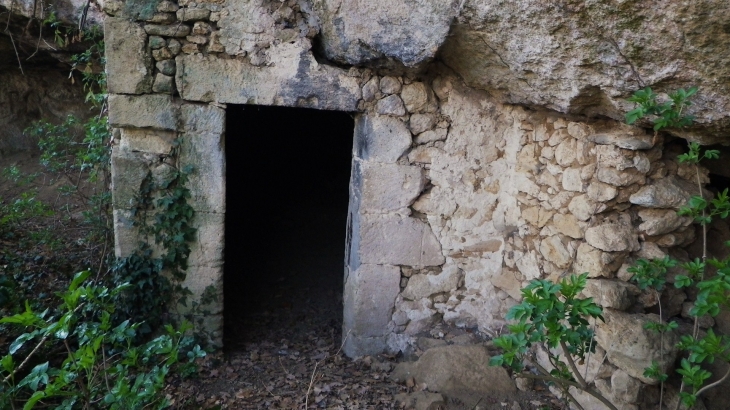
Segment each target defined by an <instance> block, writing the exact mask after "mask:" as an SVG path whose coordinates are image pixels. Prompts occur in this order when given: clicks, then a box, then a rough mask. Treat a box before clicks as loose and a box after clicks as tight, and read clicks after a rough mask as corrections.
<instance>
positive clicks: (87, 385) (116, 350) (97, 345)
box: [0, 271, 205, 410]
mask: <svg viewBox="0 0 730 410" xmlns="http://www.w3.org/2000/svg"><path fill="white" fill-rule="evenodd" d="M90 274H91V273H90V272H89V271H84V272H80V273H78V274H77V275H76V276H75V277H74V279H73V280H72V281H71V283H70V285H69V287H68V290H66V291H65V292H63V293H61V294H59V297H60V299H61V301H62V303H61V306H60V308H59V309H58V311H57V312H56V313H54V314H51V313H49V312H48V311H45V312H41V313H38V312H35V311H34V310H33V309H32V308H31V307H30V305H29V304H28V303H26V310H25V311H24V312H22V313H19V314H16V315H13V316H8V317H4V318H3V319H0V323H5V324H11V325H13V326H17V327H20V328H21V329H22V330H23V332H24V333H23V334H21V335H20V336H19V337H17V338H16V339H15V341H14V342H13V343H11V345H10V347H9V351H8V354H6V355H4V356H3V357H2V359H0V367H1V368H2V369H0V377H2V384H0V405H2V407H3V408H11V407H13V408H14V406H15V405H16V404H18V405H19V404H24V407H23V408H24V409H32V408H34V407H36V406H41V405H42V407H47V406H49V405H57V407H56V408H59V409H71V408H79V407H82V408H99V409H120V410H121V409H124V410H126V409H142V408H164V407H167V405H168V403H167V401H166V399H165V397H164V396H163V395H161V394H160V392H161V390H162V388H163V387H164V382H165V378H166V377H167V376H168V375H169V374H170V373H171V372H175V371H178V372H183V373H186V374H191V373H193V372H194V371H195V369H194V361H195V359H197V358H199V357H203V356H205V352H204V351H202V350H201V349H200V348H199V347H198V346H193V345H192V339H191V338H190V337H189V336H185V333H186V332H187V331H188V330H189V329H190V327H189V325H188V324H183V325H182V327H181V328H180V329H174V328H173V327H172V326H169V325H168V326H166V327H165V334H163V335H161V336H158V337H156V338H154V339H153V340H151V341H149V342H146V343H142V344H137V343H136V342H135V341H136V335H137V332H138V328H139V326H140V324H139V323H133V322H131V321H129V320H125V321H123V322H121V323H119V324H117V325H114V324H113V321H112V319H111V318H112V316H113V314H114V311H115V303H114V301H115V296H116V295H117V294H118V293H120V292H122V291H123V290H124V289H125V288H126V287H127V286H128V285H126V284H123V285H120V286H118V287H116V288H113V289H109V288H107V287H104V286H98V285H95V284H89V283H87V279H88V277H89V276H90ZM39 351H63V352H64V353H63V356H64V357H63V358H62V359H58V360H56V359H53V360H49V361H45V362H43V363H40V364H37V365H35V366H34V367H33V368H32V369H31V370H30V371H28V372H27V371H26V370H25V368H24V367H25V366H26V364H29V363H30V359H32V358H33V356H34V355H35V354H36V352H39ZM23 357H24V358H23ZM21 358H23V359H22V360H21Z"/></svg>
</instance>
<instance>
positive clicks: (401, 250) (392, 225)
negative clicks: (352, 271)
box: [358, 214, 445, 266]
mask: <svg viewBox="0 0 730 410" xmlns="http://www.w3.org/2000/svg"><path fill="white" fill-rule="evenodd" d="M359 246H360V248H359V249H358V252H359V255H360V261H361V262H362V263H371V264H388V265H410V266H435V265H441V264H443V263H444V261H445V258H444V256H443V255H442V254H441V244H440V243H439V242H438V240H437V239H436V236H435V235H434V234H433V231H432V230H431V227H430V226H428V225H427V224H425V223H423V222H421V221H419V220H418V219H415V218H409V217H401V216H398V215H382V216H380V215H372V214H369V215H362V216H361V218H360V244H359Z"/></svg>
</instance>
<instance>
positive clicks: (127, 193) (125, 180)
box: [112, 148, 150, 209]
mask: <svg viewBox="0 0 730 410" xmlns="http://www.w3.org/2000/svg"><path fill="white" fill-rule="evenodd" d="M149 172H150V171H149V168H148V165H147V163H146V162H145V161H144V159H143V158H141V157H140V156H139V155H136V154H134V153H131V152H124V151H121V150H119V149H118V148H115V149H114V150H113V151H112V204H113V205H114V209H132V208H133V207H134V206H135V204H136V201H137V197H138V196H139V192H140V188H141V187H142V181H144V179H145V178H146V177H147V174H149Z"/></svg>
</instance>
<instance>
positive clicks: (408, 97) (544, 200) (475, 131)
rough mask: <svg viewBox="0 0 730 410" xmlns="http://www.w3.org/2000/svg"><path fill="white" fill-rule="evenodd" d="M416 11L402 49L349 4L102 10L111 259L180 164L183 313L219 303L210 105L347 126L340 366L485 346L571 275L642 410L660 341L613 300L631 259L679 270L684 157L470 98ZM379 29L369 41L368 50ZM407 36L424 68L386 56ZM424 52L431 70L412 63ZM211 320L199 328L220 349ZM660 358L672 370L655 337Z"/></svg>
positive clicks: (500, 99) (600, 128)
mask: <svg viewBox="0 0 730 410" xmlns="http://www.w3.org/2000/svg"><path fill="white" fill-rule="evenodd" d="M391 3H392V5H391V6H382V9H380V8H375V9H374V10H373V13H381V12H382V13H386V14H387V13H388V12H389V11H388V10H389V9H388V8H389V7H393V10H391V11H393V13H395V14H389V16H390V17H393V16H398V15H400V14H398V13H401V12H403V10H402V7H403V6H402V4H401V3H399V2H391ZM431 3H432V2H428V1H426V2H424V5H430V6H433V7H432V8H433V10H431V9H428V7H426V9H428V10H431V11H429V13H430V12H433V13H432V14H429V16H430V17H429V16H425V17H424V16H423V15H420V14H419V13H420V11H419V13H413V15H409V18H411V19H414V21H423V22H428V23H429V24H432V26H433V31H429V32H428V33H421V31H419V30H421V29H420V28H419V29H418V30H415V31H414V32H413V33H410V34H409V33H407V32H406V31H404V30H401V28H394V29H392V30H390V29H389V28H388V27H389V26H387V25H386V26H383V25H382V24H385V23H383V22H386V21H388V20H387V18H385V17H384V19H380V20H378V19H372V20H369V21H366V20H364V19H363V18H360V17H357V16H356V15H351V14H350V12H348V11H347V10H350V9H348V7H354V6H353V5H354V4H355V3H354V2H351V1H342V2H341V5H340V6H338V7H334V3H333V2H330V1H318V2H313V3H312V4H310V3H309V2H307V1H298V0H288V1H283V2H273V1H265V0H250V1H243V0H229V1H228V2H225V3H222V2H216V1H201V2H192V1H182V0H181V1H180V2H179V3H174V2H171V1H168V0H162V1H156V2H150V3H144V4H141V5H140V4H136V3H126V4H122V3H121V2H107V3H106V4H105V11H106V12H107V13H108V14H109V15H110V17H108V18H107V20H106V25H105V31H106V39H107V47H108V56H107V57H108V65H107V70H108V72H109V81H108V84H109V90H110V92H111V93H112V95H111V96H110V100H109V105H110V123H111V124H112V126H113V127H115V141H116V143H117V146H116V147H115V150H114V153H113V164H112V165H113V172H114V176H113V186H114V189H113V192H114V205H115V211H114V212H115V231H116V239H117V241H116V244H117V256H124V255H127V254H128V253H129V252H130V251H131V250H133V249H134V247H135V246H136V244H137V241H138V240H139V239H141V238H139V237H138V234H137V233H136V231H135V229H134V227H132V226H131V225H130V224H129V219H130V216H131V215H130V212H131V209H130V206H131V205H130V200H131V199H132V198H133V196H134V195H135V194H136V193H137V191H138V190H139V187H140V184H141V181H142V180H143V179H144V178H145V177H147V176H148V175H151V176H153V177H155V175H162V174H164V173H165V172H166V171H167V170H168V168H169V166H170V164H171V163H172V162H174V161H176V162H177V163H178V164H179V165H184V164H192V165H195V166H196V167H197V169H198V170H197V172H196V174H195V176H194V178H193V179H192V180H191V191H192V193H193V206H194V208H195V210H196V212H197V215H196V222H195V223H196V226H197V227H198V234H199V238H198V240H197V241H196V242H195V243H194V244H193V245H194V249H193V253H192V254H191V264H190V265H191V266H190V268H189V269H188V272H187V274H188V277H187V279H186V282H185V285H186V286H188V287H189V288H190V289H191V290H192V291H193V294H194V295H196V296H199V295H201V294H202V292H203V290H204V289H205V288H207V287H208V286H213V287H214V288H215V289H217V293H218V294H221V290H222V286H223V283H222V262H223V260H222V252H223V249H222V246H223V235H224V232H223V221H224V218H225V206H224V203H225V189H226V187H225V186H224V175H225V163H224V158H225V157H224V153H223V150H224V145H225V144H224V143H223V141H224V138H225V130H224V129H223V127H224V123H225V121H224V115H225V111H224V109H223V108H224V107H225V104H263V105H279V106H294V107H308V108H317V109H328V110H340V111H347V112H353V113H354V114H355V116H356V126H355V130H354V131H355V133H354V135H355V137H354V142H353V162H352V174H351V186H350V206H349V219H348V225H347V243H346V246H347V257H346V273H345V277H344V278H343V279H344V281H345V291H344V292H345V294H344V323H343V337H345V338H346V340H345V346H344V351H345V353H346V354H348V355H350V356H358V355H365V354H374V353H379V352H382V351H384V350H389V351H399V350H406V349H408V346H409V345H411V344H412V343H413V342H414V340H415V337H416V336H417V335H418V334H420V333H422V332H427V331H429V330H430V329H432V328H433V327H434V326H436V325H438V324H441V323H447V324H451V325H455V326H460V327H468V328H474V329H476V330H478V331H480V332H483V333H486V334H489V335H496V334H499V332H501V331H502V329H503V326H504V325H505V321H504V317H505V314H506V312H507V310H508V309H509V308H510V307H511V306H513V305H514V304H516V303H518V302H519V301H520V299H521V296H520V288H521V287H523V286H525V285H526V284H527V283H528V282H529V281H530V280H533V279H538V278H547V279H551V280H555V279H559V278H561V277H563V276H564V275H567V274H570V273H583V272H588V273H589V274H590V275H589V276H590V280H589V285H588V287H587V288H586V290H585V294H586V295H587V296H592V297H594V298H595V299H596V301H598V303H599V304H601V305H602V306H603V307H604V308H605V309H606V310H605V316H606V319H607V320H606V322H605V323H598V324H597V336H598V338H597V340H598V345H599V346H598V349H597V350H598V352H599V353H598V354H597V355H596V357H599V356H600V357H605V359H604V360H595V361H593V362H592V365H591V366H592V367H591V368H590V369H589V371H590V372H591V378H590V379H591V380H593V381H594V383H595V385H596V386H597V387H598V388H599V389H600V390H602V391H604V392H606V394H607V395H609V396H610V397H611V398H612V399H613V401H615V402H616V403H617V404H620V405H621V406H623V407H622V408H642V407H645V405H647V404H648V403H651V400H652V397H653V396H652V395H653V394H654V393H655V390H656V388H655V387H652V386H651V383H652V381H651V380H648V379H646V378H644V377H643V368H644V367H645V366H646V365H648V364H649V363H651V360H653V359H660V358H659V357H657V356H656V355H657V352H656V347H657V346H658V343H659V340H658V338H657V336H655V335H653V334H651V333H649V332H648V331H646V330H644V329H643V326H642V325H643V323H644V322H645V321H647V320H649V319H650V318H651V317H652V315H653V313H652V312H653V310H654V309H655V306H656V304H657V301H656V300H654V299H652V298H651V297H650V296H649V295H648V294H643V293H641V292H640V291H639V290H638V289H637V288H636V287H635V286H634V285H633V284H631V283H630V282H629V279H630V274H629V273H628V272H627V268H628V266H629V265H630V264H631V263H632V262H633V261H634V260H635V259H637V258H641V257H646V258H653V257H662V256H664V255H666V254H672V255H673V256H675V257H679V258H680V259H683V258H684V259H686V258H687V253H686V252H684V251H683V250H682V247H684V246H686V245H688V244H690V243H691V242H693V240H694V239H695V231H694V227H693V226H692V225H691V224H690V222H691V221H689V220H688V219H686V218H681V217H678V216H677V215H676V212H675V211H676V209H677V208H678V207H679V206H681V205H683V204H684V202H685V201H686V200H687V198H689V196H690V195H692V194H694V193H696V190H697V188H696V185H694V183H693V181H694V180H693V178H694V177H695V176H694V173H693V172H694V171H693V170H692V169H690V168H689V167H687V166H686V165H682V164H679V163H678V162H677V161H676V159H675V158H676V154H677V153H678V152H680V151H681V149H682V148H681V144H679V143H676V142H671V143H667V144H665V141H664V139H663V137H661V136H654V135H653V134H651V133H649V132H647V131H646V130H644V129H640V128H636V127H630V126H627V125H624V124H622V123H621V122H619V121H616V120H612V119H607V118H606V117H602V118H603V119H600V120H599V119H595V118H591V117H588V116H586V115H585V114H604V115H605V114H606V113H607V112H605V111H604V112H600V110H599V111H595V112H593V111H592V112H590V113H589V112H587V111H585V110H583V111H581V110H577V111H572V110H571V109H568V108H566V107H564V106H563V105H560V104H562V102H561V101H563V100H561V99H556V101H557V102H556V104H558V105H556V106H552V105H549V104H545V105H548V107H549V108H551V109H555V110H553V111H551V110H549V109H545V108H540V109H536V108H534V106H535V105H540V104H541V103H539V102H538V103H535V101H536V100H534V99H533V97H534V96H533V95H532V94H530V95H527V96H526V97H525V98H526V100H525V101H523V100H519V101H518V100H514V99H513V98H512V99H510V98H507V99H505V98H504V94H502V92H503V91H504V90H496V91H495V90H491V91H492V92H487V91H484V90H479V89H477V88H474V85H475V84H476V85H479V84H483V83H478V84H477V83H475V82H474V81H473V79H471V77H469V76H468V75H467V74H470V73H472V74H473V73H474V72H471V71H469V68H468V66H467V65H464V64H460V65H458V66H454V67H455V68H456V71H454V67H450V66H449V65H454V64H453V63H454V61H455V60H454V59H453V56H454V55H453V54H449V53H452V52H454V50H461V51H460V53H462V54H460V55H466V51H464V49H463V48H459V47H462V46H461V45H459V44H452V42H453V41H457V40H459V38H458V34H457V38H453V39H451V40H449V41H448V42H446V43H445V44H444V43H443V42H444V41H445V40H446V39H445V34H443V33H442V32H445V31H446V30H444V29H443V28H444V26H445V27H449V24H450V22H451V21H452V19H453V18H454V17H455V16H456V15H457V14H458V12H459V8H458V7H457V4H456V3H457V2H454V4H448V5H447V6H444V7H440V6H436V5H433V4H431ZM130 4H132V5H134V7H133V6H130ZM135 4H136V5H135ZM463 4H464V2H461V5H462V6H463ZM469 5H471V3H469ZM430 6H429V7H430ZM373 7H374V6H373ZM471 7H475V6H474V5H471ZM467 9H468V8H467ZM428 10H427V11H428ZM332 13H334V14H332ZM343 13H344V14H343ZM487 14H488V13H487ZM484 15H485V16H486V14H484ZM479 16H482V15H481V14H479ZM356 17H357V18H356ZM426 17H429V18H430V19H429V18H426ZM462 17H463V18H466V17H464V16H462ZM467 17H468V18H472V19H473V18H476V17H475V15H471V16H467ZM480 18H486V17H484V16H482V17H480ZM348 19H354V20H353V21H354V22H349V23H347V22H348V21H349V20H348ZM419 19H421V20H419ZM338 22H339V23H338ZM343 22H345V23H343ZM357 22H362V26H357V24H356V23H357ZM338 24H339V25H338ZM343 24H344V25H343ZM353 27H355V28H358V27H359V28H358V30H355V29H354V28H353ZM419 27H420V26H419ZM376 29H383V30H385V31H386V34H384V35H382V36H375V35H369V34H368V33H370V34H372V31H373V30H376ZM461 29H463V27H462V28H461ZM477 29H478V30H482V29H483V27H477ZM353 30H354V31H353ZM419 34H423V36H420V37H419V36H418V35H419ZM427 34H428V35H427ZM469 35H470V36H473V35H474V33H470V34H469ZM409 36H411V37H413V38H415V39H416V40H418V44H421V45H423V47H426V48H425V49H426V52H423V53H421V52H417V50H412V49H409V48H408V47H407V46H406V45H403V46H402V47H400V48H399V45H398V42H399V41H401V42H403V41H404V38H406V39H407V38H409ZM469 38H471V37H469ZM414 41H415V40H414ZM313 44H317V45H318V47H314V46H313ZM404 44H405V43H404ZM408 44H410V43H408ZM419 50H421V48H419ZM439 50H440V51H439ZM421 51H422V50H421ZM437 51H438V53H437ZM320 53H322V54H320ZM439 53H440V55H442V56H443V58H442V59H443V64H442V63H439V62H430V63H429V61H430V60H429V59H430V58H432V57H433V56H434V55H438V54H439ZM495 53H496V52H495ZM450 55H451V57H449V56H450ZM323 56H324V57H323ZM323 58H325V59H323ZM478 58H481V57H478ZM326 59H329V60H326ZM485 61H490V60H488V59H485ZM478 62H479V61H475V62H474V63H478ZM462 63H463V61H462ZM338 64H340V65H338ZM342 64H344V66H343V65H342ZM505 64H506V65H508V64H507V63H505ZM465 70H466V71H465ZM485 72H486V71H479V72H478V74H479V75H482V74H484V73H485ZM457 74H459V75H460V76H459V75H457ZM484 75H486V74H484ZM464 80H466V81H464ZM586 81H587V80H586ZM578 88H580V87H578ZM609 88H610V87H609ZM533 91H536V92H537V91H539V87H537V88H536V89H535V90H533ZM512 92H513V94H514V95H518V94H519V92H518V91H512ZM612 93H613V94H612V96H611V98H615V99H616V100H617V99H618V96H619V95H620V93H619V92H613V91H612ZM561 95H563V94H561ZM581 95H582V94H581ZM723 95H724V94H723ZM723 95H719V96H717V95H716V96H715V97H717V98H718V99H720V100H722V98H724V97H723ZM566 98H567V100H570V101H574V102H575V101H578V102H580V101H583V100H579V99H578V100H576V98H577V97H576V98H573V97H570V96H567V97H566ZM713 98H714V97H713ZM586 101H587V100H586ZM611 101H614V100H611ZM723 101H724V100H723ZM505 102H523V103H529V104H527V105H532V106H533V108H526V107H524V106H516V105H510V104H506V103H505ZM563 102H564V101H563ZM586 104H588V106H591V107H599V106H601V105H600V104H597V105H596V104H594V105H591V104H593V103H592V102H590V101H588V103H586ZM604 108H605V107H604ZM561 111H568V112H569V114H570V113H572V114H570V115H569V114H566V113H561ZM616 112H618V111H616ZM573 114H576V115H577V114H581V116H573ZM614 114H615V112H614ZM614 116H616V115H614ZM723 121H724V120H723ZM175 138H181V141H182V145H181V148H180V152H179V156H177V157H175V156H173V155H172V154H173V149H172V143H171V142H172V140H174V139H175ZM701 180H702V182H703V183H706V182H707V173H706V171H704V170H703V171H702V175H701ZM691 296H692V295H687V294H685V293H684V292H683V291H678V290H671V291H667V292H666V293H665V295H664V296H663V298H665V299H666V300H663V305H664V306H665V309H666V310H667V312H668V313H667V315H665V316H677V315H678V316H681V315H683V314H685V315H686V312H687V309H688V306H689V303H691V300H690V299H691ZM221 308H222V302H220V301H219V302H218V304H217V305H216V306H214V307H213V308H212V309H211V314H210V315H208V316H206V319H207V325H206V326H207V329H208V331H209V333H210V335H211V336H212V338H213V339H217V340H218V341H219V340H220V336H221V334H220V331H221V329H222V323H221ZM683 312H684V313H683ZM712 325H713V323H710V322H707V323H705V324H704V326H706V327H709V326H712ZM618 335H621V336H622V337H618ZM626 335H631V337H625V336H626ZM665 344H666V346H665V348H666V351H671V347H672V343H671V337H667V338H666V339H665ZM671 358H672V356H671V354H670V355H668V356H667V357H666V358H665V360H667V361H669V359H671ZM580 400H582V401H585V402H586V403H587V404H586V408H597V407H592V406H593V405H592V404H591V403H590V401H589V400H590V398H587V397H583V396H580Z"/></svg>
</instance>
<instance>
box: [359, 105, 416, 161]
mask: <svg viewBox="0 0 730 410" xmlns="http://www.w3.org/2000/svg"><path fill="white" fill-rule="evenodd" d="M354 138H355V143H354V145H353V151H354V152H353V154H354V155H355V156H357V157H358V158H361V159H364V160H368V161H375V162H389V163H391V162H396V161H397V160H398V158H400V157H401V155H403V153H404V152H405V151H406V150H407V149H408V148H409V147H410V146H411V133H410V132H409V131H408V127H406V124H405V123H404V122H403V121H401V120H399V119H397V118H393V117H388V116H380V115H375V116H371V115H360V116H358V117H357V118H356V119H355V136H354Z"/></svg>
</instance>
